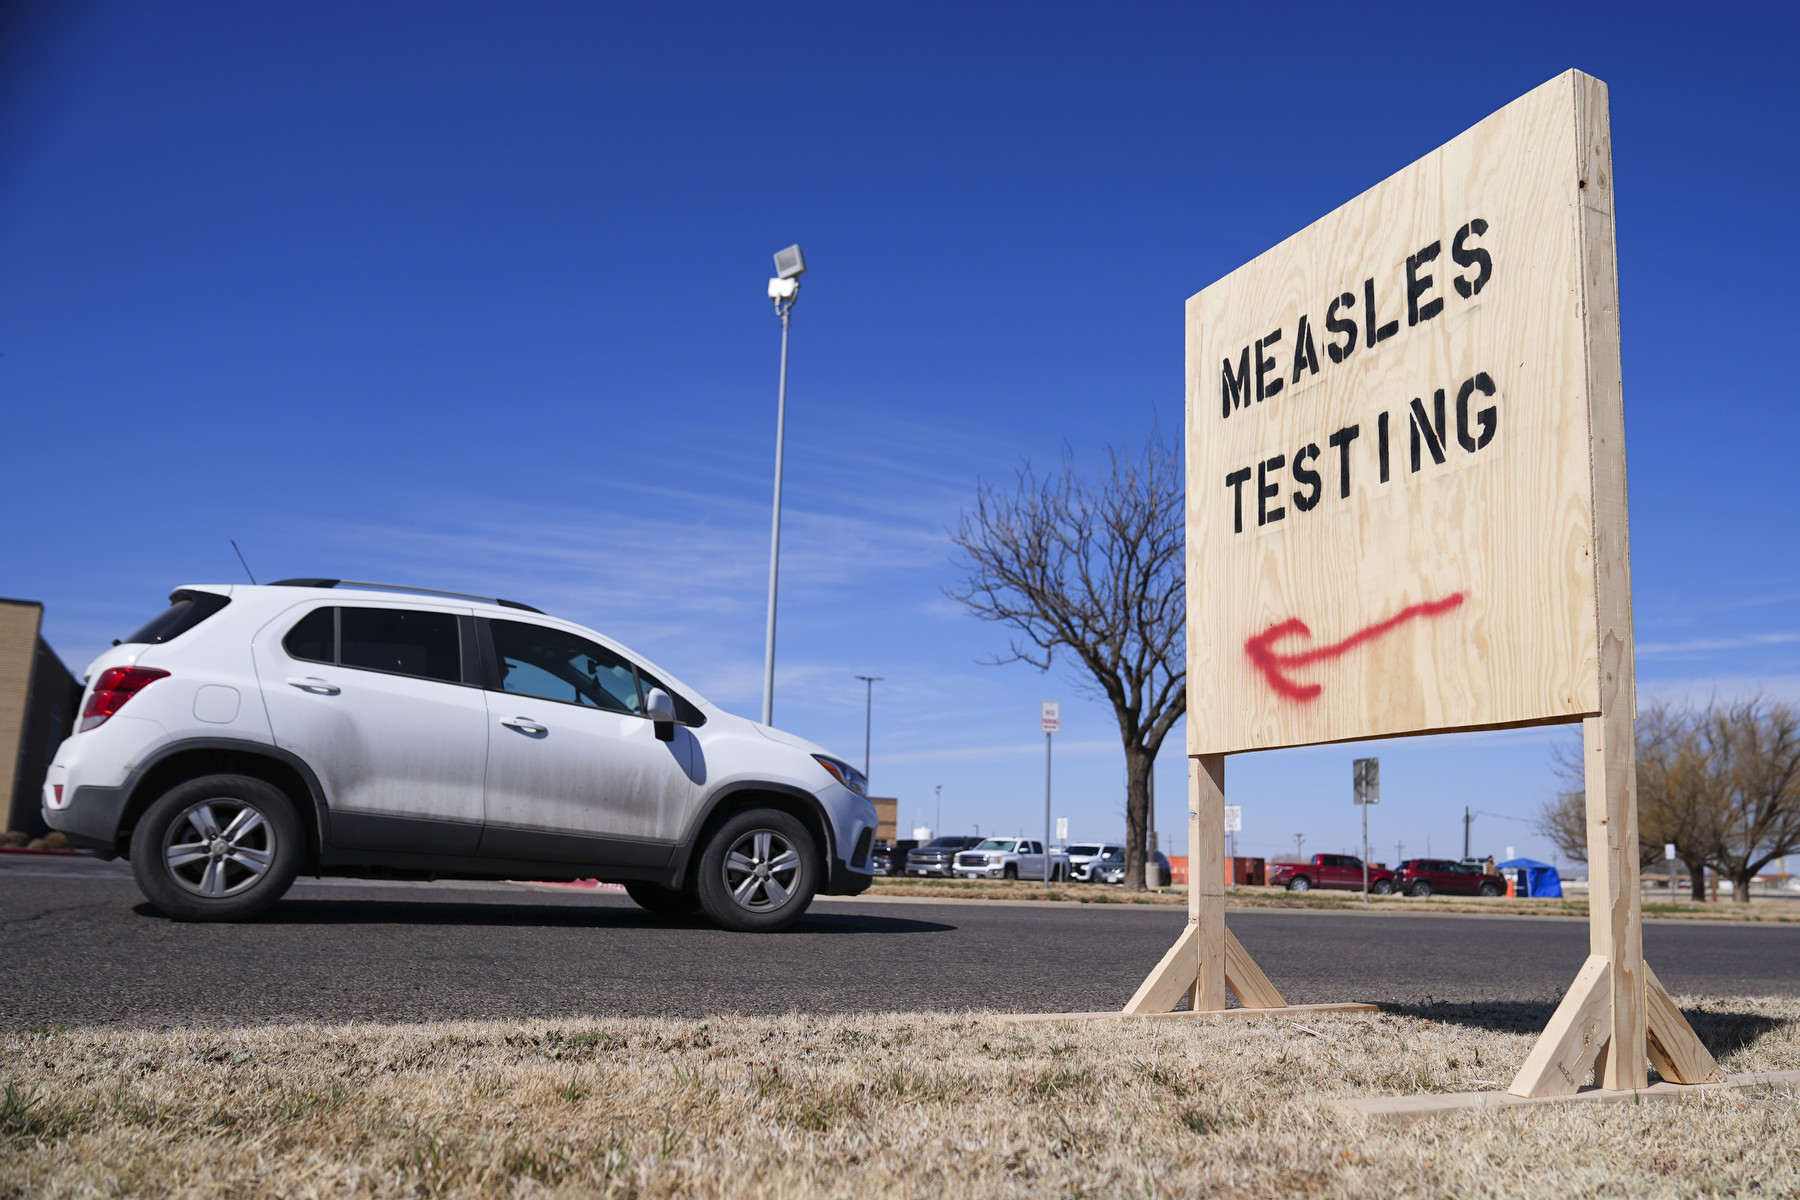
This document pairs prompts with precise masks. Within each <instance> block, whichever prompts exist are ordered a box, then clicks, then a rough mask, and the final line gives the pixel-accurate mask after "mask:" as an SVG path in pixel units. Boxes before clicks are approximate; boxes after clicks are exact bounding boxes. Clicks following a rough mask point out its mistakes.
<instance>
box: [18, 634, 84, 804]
mask: <svg viewBox="0 0 1800 1200" xmlns="http://www.w3.org/2000/svg"><path fill="white" fill-rule="evenodd" d="M43 618H44V607H43V605H41V604H37V603H34V602H32V601H29V600H0V817H4V818H5V828H6V829H9V830H18V831H19V832H21V833H28V834H30V835H32V836H33V837H41V836H43V834H45V833H46V832H48V827H47V826H45V824H44V819H43V814H42V813H41V812H40V811H39V802H40V793H41V792H42V791H43V786H44V773H45V772H46V771H47V770H48V769H49V766H50V760H51V758H53V757H54V756H55V754H56V748H57V746H59V745H61V744H62V740H63V739H64V738H66V737H68V736H69V734H70V732H71V731H72V730H73V728H74V725H75V707H76V705H77V704H78V703H80V700H81V684H80V683H78V682H76V680H75V678H74V677H73V676H71V675H70V674H69V671H68V668H66V667H64V666H63V664H62V661H61V660H60V659H58V658H57V657H56V654H55V652H54V651H52V650H51V649H50V647H49V646H48V645H46V644H45V643H44V639H43V638H42V637H41V636H39V630H40V629H41V627H42V625H43Z"/></svg>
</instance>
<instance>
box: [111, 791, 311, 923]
mask: <svg viewBox="0 0 1800 1200" xmlns="http://www.w3.org/2000/svg"><path fill="white" fill-rule="evenodd" d="M305 853H306V832H305V830H304V829H302V828H301V825H300V818H299V816H298V815H297V814H296V813H295V812H294V805H293V802H292V801H290V800H289V799H288V798H287V795H286V793H284V792H283V791H282V790H281V789H280V788H278V787H276V786H275V785H274V784H271V783H266V782H264V781H263V780H261V779H256V778H253V777H252V776H249V775H203V776H201V777H200V778H198V779H190V780H188V781H187V782H186V783H178V784H176V785H175V786H174V787H172V788H170V789H169V790H168V791H166V792H164V793H163V794H162V795H161V796H159V797H157V799H156V800H155V801H154V802H153V803H152V804H151V805H150V807H149V808H148V809H146V810H145V811H144V815H143V816H142V817H140V818H138V823H137V827H136V828H135V829H133V830H132V833H131V871H132V874H133V875H135V876H137V882H138V887H139V888H141V889H142V890H143V893H144V895H145V896H146V897H147V898H148V899H149V901H150V903H152V904H154V905H155V906H156V907H157V908H159V909H161V910H162V911H163V912H164V913H166V914H168V915H169V916H171V917H173V918H174V919H175V920H177V921H247V920H249V919H250V918H252V917H257V916H261V915H262V914H263V913H265V912H267V911H268V910H269V909H270V907H272V906H273V905H274V903H275V902H276V901H277V900H279V899H281V897H282V896H283V895H284V894H286V892H287V890H288V888H289V887H291V886H293V882H294V876H295V875H296V874H298V873H299V870H300V860H301V859H302V858H303V857H305Z"/></svg>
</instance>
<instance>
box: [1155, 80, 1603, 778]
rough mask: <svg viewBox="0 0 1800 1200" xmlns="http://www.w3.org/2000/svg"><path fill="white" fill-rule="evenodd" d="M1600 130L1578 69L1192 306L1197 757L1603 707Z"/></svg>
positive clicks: (1574, 714) (1192, 677) (1192, 701)
mask: <svg viewBox="0 0 1800 1200" xmlns="http://www.w3.org/2000/svg"><path fill="white" fill-rule="evenodd" d="M1606 137H1607V135H1606V112H1605V88H1604V85H1602V84H1600V83H1599V82H1598V81H1597V80H1594V79H1592V78H1590V77H1588V76H1585V75H1582V74H1580V73H1579V72H1570V73H1569V74H1567V75H1564V76H1561V77H1559V78H1557V79H1555V80H1552V81H1551V82H1549V83H1547V84H1545V85H1544V86H1542V87H1540V88H1538V89H1536V90H1535V91H1533V92H1531V93H1530V94H1528V95H1526V96H1524V97H1522V98H1520V99H1519V100H1517V101H1515V102H1514V103H1512V104H1509V105H1507V106H1506V107H1505V108H1504V109H1501V110H1500V111H1499V112H1497V113H1495V114H1494V115H1493V116H1491V117H1489V118H1487V119H1486V120H1484V121H1482V122H1481V123H1480V124H1479V125H1477V126H1475V127H1474V128H1473V129H1470V130H1469V131H1468V132H1466V133H1464V134H1462V135H1461V136H1460V137H1458V138H1456V139H1455V140H1454V141H1451V142H1450V143H1448V144H1447V145H1444V146H1442V147H1440V148H1439V149H1437V150H1435V151H1433V152H1432V153H1431V154H1429V155H1427V156H1426V157H1424V158H1422V159H1420V160H1419V161H1418V162H1416V163H1414V164H1412V165H1411V166H1410V167H1407V168H1406V169H1405V170H1403V171H1401V172H1400V173H1398V174H1397V175H1394V176H1393V177H1391V178H1389V179H1388V180H1386V181H1385V182H1383V183H1381V184H1379V185H1378V186H1376V187H1374V188H1372V189H1370V190H1369V191H1368V192H1365V193H1364V194H1363V195H1361V196H1358V197H1357V198H1356V199H1354V200H1352V201H1351V202H1350V203H1348V204H1346V205H1344V206H1343V207H1342V208H1340V209H1338V210H1337V211H1336V212H1333V213H1331V214H1330V215H1329V216H1326V217H1324V218H1323V219H1321V220H1319V221H1318V222H1316V223H1315V224H1313V225H1312V226H1310V227H1308V228H1307V229H1305V230H1303V231H1301V232H1300V233H1298V234H1296V235H1294V236H1293V237H1291V238H1289V239H1288V240H1287V241H1285V242H1283V243H1281V244H1280V245H1279V246H1276V247H1275V248H1274V249H1272V250H1270V251H1268V252H1267V253H1266V254H1264V255H1262V256H1261V257H1259V258H1257V259H1255V260H1254V261H1252V262H1250V263H1248V264H1246V265H1245V266H1243V267H1241V268H1239V269H1238V270H1236V271H1234V272H1232V273H1231V274H1230V275H1228V276H1227V277H1225V278H1224V279H1222V280H1220V281H1219V282H1218V283H1215V284H1213V285H1212V286H1211V287H1208V288H1207V289H1206V290H1204V291H1202V292H1201V293H1200V294H1199V295H1197V296H1195V297H1193V298H1192V299H1191V300H1189V301H1188V305H1187V409H1188V414H1187V422H1188V425H1187V433H1188V554H1189V559H1188V569H1189V583H1188V597H1189V620H1188V640H1189V660H1188V688H1189V709H1188V731H1189V732H1188V749H1189V753H1191V754H1209V753H1230V752H1234V751H1240V750H1250V749H1261V748H1268V747H1276V746H1295V745H1305V744H1309V743H1315V742H1328V741H1340V740H1347V739H1354V738H1365V737H1374V736H1381V735H1391V734H1401V733H1417V732H1424V731H1428V730H1443V729H1466V728H1480V727H1493V726H1505V725H1516V724H1526V723H1532V722H1542V721H1551V720H1570V719H1575V718H1579V717H1582V716H1585V715H1591V714H1595V713H1598V712H1599V711H1600V708H1601V690H1602V688H1601V681H1600V675H1601V670H1602V664H1601V654H1600V645H1599V634H1598V632H1597V630H1598V628H1599V624H1600V619H1599V607H1600V601H1601V597H1600V591H1601V589H1602V588H1603V587H1604V586H1605V585H1604V583H1602V584H1600V585H1597V583H1596V576H1597V572H1596V568H1595V555H1596V536H1597V532H1598V531H1599V529H1600V526H1601V525H1602V524H1603V522H1602V521H1601V520H1600V518H1598V517H1597V515H1596V495H1597V494H1601V495H1606V494H1610V491H1609V489H1610V488H1611V485H1610V483H1608V482H1607V481H1606V480H1603V481H1602V487H1601V488H1600V489H1599V492H1598V493H1597V490H1596V484H1595V471H1596V467H1595V465H1594V459H1593V454H1592V452H1591V451H1592V447H1593V445H1594V422H1595V421H1596V419H1600V420H1601V423H1602V424H1606V422H1607V421H1608V420H1614V423H1615V424H1616V420H1615V418H1616V412H1614V413H1613V416H1611V417H1608V416H1605V414H1604V413H1603V414H1602V417H1601V418H1596V415H1595V414H1596V412H1600V411H1601V410H1606V411H1608V412H1612V410H1609V409H1607V406H1608V405H1611V406H1612V408H1613V409H1614V410H1616V407H1617V404H1618V396H1617V366H1616V363H1617V357H1616V355H1617V349H1616V345H1617V343H1616V337H1617V333H1616V329H1617V323H1616V296H1617V285H1616V282H1615V279H1614V270H1613V256H1612V244H1611V238H1612V233H1611V229H1612V226H1611V179H1610V174H1611V170H1610V157H1609V152H1608V149H1607V147H1606V145H1605V142H1606ZM1584 206H1585V207H1584ZM1596 217H1598V218H1603V219H1598V220H1597V219H1596ZM1599 241H1603V242H1604V245H1599V244H1598V243H1599ZM1595 355H1599V356H1600V358H1601V359H1609V361H1610V362H1611V363H1612V366H1611V367H1610V368H1606V367H1605V364H1604V362H1603V363H1602V364H1601V369H1600V370H1599V373H1598V374H1597V375H1596V374H1595V372H1594V370H1593V369H1592V363H1591V362H1590V359H1592V358H1593V357H1594V356H1595ZM1609 369H1610V371H1611V375H1610V377H1609V376H1608V375H1607V370H1609ZM1596 378H1598V379H1600V380H1601V384H1600V386H1599V387H1598V388H1596V386H1595V385H1594V383H1593V380H1594V379H1596ZM1608 378H1610V383H1608V382H1607V380H1608ZM1597 392H1600V393H1606V394H1604V395H1602V394H1596V393H1597ZM1615 440H1617V439H1615ZM1615 452H1616V454H1617V455H1618V458H1617V461H1616V463H1613V464H1612V467H1616V470H1617V471H1618V472H1619V473H1620V475H1621V477H1620V480H1619V486H1618V488H1617V489H1614V490H1616V491H1617V493H1618V494H1619V495H1620V497H1621V498H1622V494H1623V487H1622V471H1623V458H1622V454H1623V449H1622V446H1614V447H1610V448H1609V450H1608V453H1615ZM1608 469H1611V468H1608ZM1618 507H1619V508H1620V510H1621V511H1618V512H1617V513H1616V514H1614V516H1615V517H1616V523H1617V524H1618V526H1619V530H1618V535H1619V536H1620V537H1622V536H1623V521H1624V514H1623V511H1622V503H1621V504H1620V505H1618ZM1621 561H1623V560H1622V556H1621ZM1604 573H1605V570H1604V568H1603V569H1602V571H1601V572H1600V574H1601V575H1604ZM1626 586H1627V588H1628V585H1626ZM1623 595H1624V596H1625V602H1626V603H1627V604H1628V603H1629V592H1628V590H1627V591H1626V592H1624V593H1623ZM1627 611H1628V610H1627ZM1626 628H1627V629H1628V628H1629V618H1628V616H1627V620H1626ZM1626 636H1627V637H1628V636H1629V635H1628V634H1627V635H1626ZM1627 649H1628V648H1627ZM1627 702H1629V701H1627Z"/></svg>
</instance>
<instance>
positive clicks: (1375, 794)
mask: <svg viewBox="0 0 1800 1200" xmlns="http://www.w3.org/2000/svg"><path fill="white" fill-rule="evenodd" d="M1350 783H1351V789H1352V792H1353V794H1354V796H1355V803H1356V805H1357V807H1358V808H1361V809H1362V819H1363V852H1362V865H1363V903H1364V904H1367V903H1368V902H1369V805H1371V804H1380V803H1381V760H1380V759H1379V758H1359V759H1356V760H1355V761H1353V762H1352V763H1351V764H1350Z"/></svg>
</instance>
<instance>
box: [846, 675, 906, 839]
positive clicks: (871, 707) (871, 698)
mask: <svg viewBox="0 0 1800 1200" xmlns="http://www.w3.org/2000/svg"><path fill="white" fill-rule="evenodd" d="M857 678H858V679H860V680H862V681H863V682H864V683H867V684H868V685H869V694H868V699H867V701H866V702H865V703H864V706H863V786H864V787H865V788H866V787H868V786H869V728H870V722H871V721H872V720H873V719H874V714H875V685H876V684H878V683H880V682H881V681H882V680H883V679H884V678H886V676H883V675H858V676H857ZM894 836H895V837H896V838H898V837H899V836H900V831H899V830H898V829H896V830H894Z"/></svg>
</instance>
